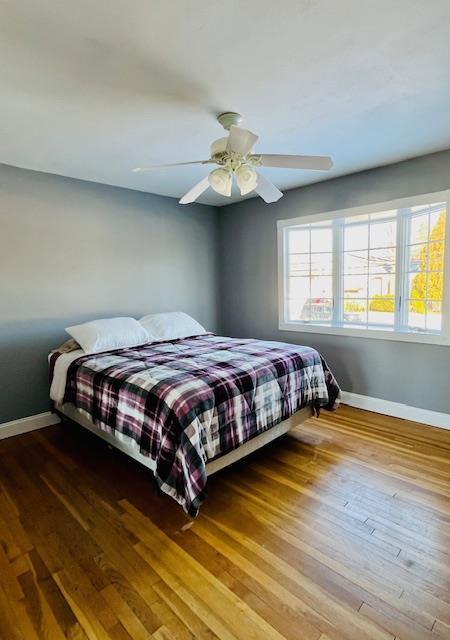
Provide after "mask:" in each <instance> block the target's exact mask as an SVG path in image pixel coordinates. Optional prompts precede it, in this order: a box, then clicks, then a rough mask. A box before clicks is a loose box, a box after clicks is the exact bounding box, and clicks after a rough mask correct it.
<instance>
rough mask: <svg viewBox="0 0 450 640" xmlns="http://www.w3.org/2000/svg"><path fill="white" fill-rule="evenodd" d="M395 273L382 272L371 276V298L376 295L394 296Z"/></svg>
mask: <svg viewBox="0 0 450 640" xmlns="http://www.w3.org/2000/svg"><path fill="white" fill-rule="evenodd" d="M394 293H395V275H394V274H390V273H380V274H377V275H370V276H369V296H368V297H369V298H373V297H374V296H379V297H385V296H392V298H393V296H394Z"/></svg>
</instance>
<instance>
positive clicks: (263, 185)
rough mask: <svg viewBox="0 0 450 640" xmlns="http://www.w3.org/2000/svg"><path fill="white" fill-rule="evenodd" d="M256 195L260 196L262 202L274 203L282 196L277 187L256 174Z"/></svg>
mask: <svg viewBox="0 0 450 640" xmlns="http://www.w3.org/2000/svg"><path fill="white" fill-rule="evenodd" d="M255 191H256V193H257V194H258V195H259V196H261V198H262V199H263V200H264V202H276V201H277V200H279V199H280V198H281V196H282V195H283V194H282V192H281V191H280V190H279V189H277V187H276V186H275V185H274V184H272V183H271V182H270V180H267V178H266V177H264V176H262V175H261V174H260V173H258V183H257V185H256V187H255Z"/></svg>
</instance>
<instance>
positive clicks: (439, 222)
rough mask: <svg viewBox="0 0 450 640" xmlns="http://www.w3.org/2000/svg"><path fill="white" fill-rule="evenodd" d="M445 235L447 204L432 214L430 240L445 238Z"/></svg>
mask: <svg viewBox="0 0 450 640" xmlns="http://www.w3.org/2000/svg"><path fill="white" fill-rule="evenodd" d="M444 237H445V205H443V206H442V208H441V209H439V211H434V212H433V213H432V214H431V215H430V240H443V239H444Z"/></svg>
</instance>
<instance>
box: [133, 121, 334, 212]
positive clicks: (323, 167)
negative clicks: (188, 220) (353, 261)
mask: <svg viewBox="0 0 450 640" xmlns="http://www.w3.org/2000/svg"><path fill="white" fill-rule="evenodd" d="M217 120H218V122H219V123H220V124H221V125H222V126H223V128H224V129H226V130H227V131H229V135H227V136H226V137H225V138H219V139H218V140H215V141H214V142H213V143H212V145H211V157H210V158H209V159H208V160H195V161H193V162H175V163H174V164H160V165H154V166H151V167H136V169H133V171H152V170H154V169H161V168H164V167H179V166H183V165H189V164H217V165H219V167H218V168H217V169H213V170H212V171H211V172H210V173H209V174H208V175H207V176H206V177H205V178H203V179H202V180H200V182H198V183H197V184H196V185H194V186H193V187H192V189H190V190H189V191H188V192H187V193H185V194H184V196H183V197H182V198H181V200H180V204H188V203H190V202H195V200H197V198H198V197H199V196H200V195H201V194H202V193H203V192H204V191H206V189H208V187H212V189H214V191H216V192H217V193H220V194H221V195H223V196H230V195H231V187H232V184H233V175H234V177H235V178H236V182H237V185H238V187H239V190H240V192H241V195H242V196H244V195H246V194H247V193H250V191H255V192H256V193H257V194H258V195H259V196H260V197H261V198H262V199H263V200H264V201H265V202H276V201H277V200H279V199H280V198H281V196H282V195H283V194H282V192H281V191H280V190H279V189H277V187H276V186H275V185H274V184H272V182H270V180H267V178H265V177H264V176H263V175H261V174H260V173H257V171H256V167H278V168H280V169H306V170H311V171H328V170H329V169H331V167H332V166H333V162H332V160H331V158H329V157H328V156H292V155H288V156H286V155H274V154H267V153H263V154H255V153H253V146H254V144H255V143H256V142H257V140H258V136H257V135H255V134H254V133H252V132H251V131H248V130H247V129H243V128H242V127H240V126H239V125H240V124H241V122H242V116H241V115H240V114H239V113H233V112H230V111H227V112H226V113H221V114H220V115H219V116H217Z"/></svg>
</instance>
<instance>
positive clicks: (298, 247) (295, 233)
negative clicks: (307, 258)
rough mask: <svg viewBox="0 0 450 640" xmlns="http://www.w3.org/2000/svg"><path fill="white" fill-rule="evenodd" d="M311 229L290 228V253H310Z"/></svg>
mask: <svg viewBox="0 0 450 640" xmlns="http://www.w3.org/2000/svg"><path fill="white" fill-rule="evenodd" d="M309 249H310V247H309V229H290V231H289V253H309Z"/></svg>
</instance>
